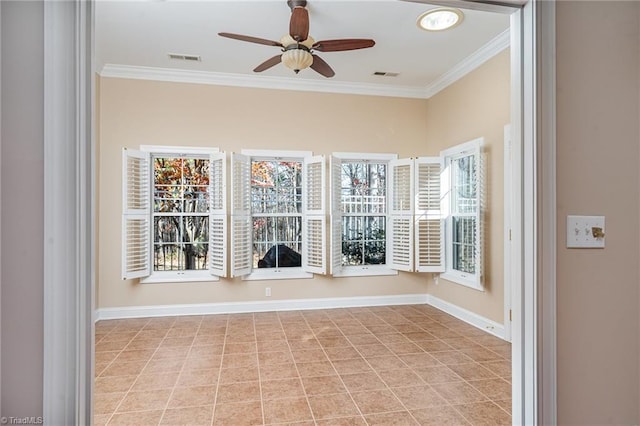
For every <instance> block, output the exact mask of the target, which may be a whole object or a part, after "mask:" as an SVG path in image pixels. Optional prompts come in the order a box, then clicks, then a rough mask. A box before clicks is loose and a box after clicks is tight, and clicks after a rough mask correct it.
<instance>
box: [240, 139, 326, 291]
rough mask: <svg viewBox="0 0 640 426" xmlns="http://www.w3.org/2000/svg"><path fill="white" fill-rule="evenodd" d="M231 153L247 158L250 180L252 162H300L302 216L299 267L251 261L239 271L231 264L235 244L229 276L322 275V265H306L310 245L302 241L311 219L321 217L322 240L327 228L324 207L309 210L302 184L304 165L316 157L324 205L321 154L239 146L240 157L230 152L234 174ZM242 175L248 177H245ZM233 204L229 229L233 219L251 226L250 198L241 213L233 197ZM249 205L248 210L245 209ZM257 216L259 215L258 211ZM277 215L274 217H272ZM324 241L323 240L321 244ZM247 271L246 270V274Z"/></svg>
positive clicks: (323, 174)
mask: <svg viewBox="0 0 640 426" xmlns="http://www.w3.org/2000/svg"><path fill="white" fill-rule="evenodd" d="M233 156H236V158H238V157H245V158H246V160H244V159H243V160H242V161H248V164H249V171H248V173H249V176H248V179H249V182H250V180H251V163H252V162H253V161H256V160H258V161H283V160H285V161H286V160H290V161H299V162H300V163H301V164H302V186H303V188H302V200H301V201H302V209H301V212H300V217H301V222H302V235H303V238H302V253H300V254H301V256H302V264H301V266H299V267H284V268H282V267H280V268H254V267H253V263H251V265H250V266H249V267H248V268H244V269H242V270H240V273H238V272H234V264H235V262H236V260H235V257H236V250H235V246H234V248H233V249H232V250H231V252H232V258H233V259H232V273H231V275H232V276H239V277H240V278H241V279H242V280H244V281H259V280H282V279H309V278H313V276H314V274H316V273H317V274H324V273H325V269H326V267H325V266H322V267H319V268H314V267H311V266H309V265H308V263H307V262H308V253H307V252H306V250H307V249H308V248H309V244H308V242H306V241H305V240H306V239H307V238H306V235H305V234H306V233H307V230H308V227H309V221H310V220H313V219H314V218H320V217H321V219H320V221H321V225H322V232H323V238H322V239H323V240H324V239H325V238H326V231H325V230H324V229H325V228H326V225H325V220H324V217H325V212H324V207H322V208H321V210H320V211H319V212H311V211H309V210H308V209H307V202H308V200H307V197H308V195H309V194H308V192H309V191H308V190H307V189H306V188H305V183H306V179H307V167H308V164H307V163H308V162H309V161H311V160H316V161H320V162H321V164H322V166H321V172H322V178H321V185H322V188H321V191H320V192H321V195H322V200H321V204H322V206H324V191H325V185H326V184H325V180H326V179H325V170H324V168H325V163H324V157H321V156H315V157H314V156H313V153H312V152H311V151H294V150H264V149H242V150H241V151H240V156H238V154H233V155H232V175H234V174H235V173H236V172H234V167H236V162H235V160H234V159H233ZM245 178H247V177H246V176H245ZM233 179H234V182H233V184H234V185H235V184H236V183H237V182H236V178H235V176H234V177H233ZM232 192H235V189H234V190H232ZM246 195H248V196H249V197H250V196H251V195H250V190H249V193H248V194H245V196H246ZM235 196H236V194H232V198H233V197H235ZM232 205H233V206H234V210H235V211H232V222H233V223H234V224H233V225H232V232H234V231H235V230H236V229H238V228H236V227H235V224H236V223H239V222H236V221H247V220H248V221H249V224H250V225H251V224H252V223H253V217H254V212H253V211H252V209H251V202H250V199H249V201H248V205H247V206H245V207H243V210H244V211H242V212H240V211H239V210H237V207H240V206H239V205H238V204H237V201H236V200H234V201H233V202H232ZM247 207H248V209H247ZM237 213H240V214H237ZM257 215H259V214H257ZM274 217H277V216H274ZM252 235H253V233H252V232H251V236H250V240H251V248H250V252H251V253H253V237H252ZM232 239H233V241H232V244H234V245H235V244H236V243H237V242H236V238H232ZM323 244H324V243H323ZM324 250H325V249H324V246H323V248H322V250H321V251H322V252H324ZM322 262H323V263H324V262H325V259H324V256H323V258H322ZM245 272H246V273H245Z"/></svg>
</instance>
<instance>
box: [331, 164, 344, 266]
mask: <svg viewBox="0 0 640 426" xmlns="http://www.w3.org/2000/svg"><path fill="white" fill-rule="evenodd" d="M329 170H330V173H331V176H330V178H331V218H330V220H331V261H330V264H329V265H330V272H331V274H333V275H336V274H339V273H340V272H341V271H342V195H341V194H342V161H341V160H340V159H339V158H337V157H334V156H331V162H330V165H329Z"/></svg>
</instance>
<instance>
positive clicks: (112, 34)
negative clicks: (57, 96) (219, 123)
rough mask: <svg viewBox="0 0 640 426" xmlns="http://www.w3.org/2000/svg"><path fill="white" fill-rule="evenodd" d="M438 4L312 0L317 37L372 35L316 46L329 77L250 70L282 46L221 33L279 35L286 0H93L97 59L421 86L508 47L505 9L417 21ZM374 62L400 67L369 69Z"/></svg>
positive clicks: (132, 65)
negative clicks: (442, 27)
mask: <svg viewBox="0 0 640 426" xmlns="http://www.w3.org/2000/svg"><path fill="white" fill-rule="evenodd" d="M434 7H435V6H432V5H427V4H419V3H410V2H404V1H392V0H386V1H385V0H383V1H380V0H378V1H367V0H352V1H335V0H309V1H308V4H307V9H308V10H309V19H310V35H311V36H312V37H313V38H315V39H316V40H327V39H338V38H372V39H374V40H375V41H376V45H375V46H374V47H372V48H370V49H362V50H354V51H347V52H316V54H318V55H319V56H321V57H322V58H323V59H324V60H325V61H326V62H327V63H329V65H330V66H331V67H332V68H333V69H334V71H335V73H336V75H335V77H333V78H331V79H326V78H325V77H323V76H321V75H319V74H317V73H316V72H315V71H313V70H311V69H306V70H302V71H301V72H300V73H299V74H298V75H295V74H294V73H293V71H291V70H289V69H288V68H286V67H285V66H284V65H282V64H279V65H276V66H275V67H273V68H271V69H269V70H267V71H264V72H262V73H259V74H258V73H254V72H253V71H252V70H253V68H255V67H256V66H257V65H258V64H260V63H262V62H263V61H265V60H267V59H268V58H270V57H272V56H275V55H277V54H278V53H279V48H277V47H271V46H265V45H259V44H253V43H247V42H242V41H237V40H231V39H227V38H223V37H220V36H218V35H217V33H219V32H230V33H237V34H245V35H250V36H254V37H260V38H265V39H269V40H276V41H278V40H279V39H280V37H281V36H283V35H284V34H286V33H287V32H288V28H289V18H290V13H291V12H290V9H289V7H288V6H287V3H286V0H277V1H274V0H259V1H239V0H235V1H181V0H166V1H158V0H155V1H111V0H98V1H97V3H96V25H95V31H96V33H95V37H96V67H97V70H98V72H99V73H101V74H102V75H122V76H125V75H126V74H127V73H126V72H125V73H124V74H123V73H122V70H123V69H126V70H128V71H131V72H133V74H135V75H137V76H138V77H136V78H144V75H145V73H148V74H149V75H152V74H154V72H155V73H156V76H157V75H158V74H157V72H158V71H161V72H162V73H164V75H170V74H172V73H176V72H179V73H180V75H181V76H183V77H186V79H187V80H188V76H189V75H190V74H192V75H197V76H199V77H200V80H202V79H203V76H208V75H211V76H215V80H216V81H218V82H219V81H224V79H225V78H229V79H230V80H234V79H235V80H238V79H241V80H242V81H243V84H245V85H246V84H248V85H251V83H247V82H254V83H255V85H257V86H260V83H261V81H262V82H267V81H278V82H280V83H281V84H291V85H292V86H295V85H299V84H311V85H315V86H318V85H333V86H334V87H341V88H342V89H344V88H346V87H349V86H353V87H358V86H359V87H368V88H372V87H379V88H380V89H385V90H387V91H389V90H390V92H389V93H393V90H394V89H397V90H404V91H405V92H406V93H410V92H411V91H415V93H420V94H422V93H426V92H425V90H426V88H428V87H434V85H435V86H437V85H438V84H440V85H442V82H443V81H444V80H443V78H444V77H445V76H447V74H452V72H454V71H455V70H456V69H463V68H465V67H466V68H469V64H474V63H481V62H482V61H483V60H486V59H488V57H489V56H491V55H493V54H495V53H497V51H498V50H500V49H502V48H504V46H505V44H504V43H505V42H504V40H507V43H508V34H507V32H506V31H507V30H508V28H509V17H508V16H507V15H502V14H497V13H490V12H481V11H477V10H464V13H465V18H464V21H463V23H462V24H461V25H459V26H457V27H455V28H454V29H451V30H448V31H444V32H441V33H433V32H426V31H423V30H420V29H419V28H418V27H417V26H416V19H417V18H418V16H419V15H420V14H421V13H423V12H424V11H426V10H428V9H431V8H434ZM496 48H498V50H496ZM169 53H177V54H187V55H198V56H200V57H201V58H202V60H201V62H187V61H180V60H175V59H169V57H168V54H169ZM123 66H126V67H123ZM471 66H472V65H471ZM139 67H144V68H139ZM376 71H386V72H394V73H399V76H398V77H380V76H374V75H373V73H374V72H376ZM467 71H469V70H467ZM118 72H120V73H118ZM133 74H132V75H133ZM454 74H455V72H454ZM445 80H446V79H445ZM343 91H346V90H343ZM383 91H384V90H383ZM356 92H357V90H356ZM432 92H433V91H432ZM398 93H400V92H398ZM418 97H420V96H418ZM423 97H428V94H426V95H425V96H423Z"/></svg>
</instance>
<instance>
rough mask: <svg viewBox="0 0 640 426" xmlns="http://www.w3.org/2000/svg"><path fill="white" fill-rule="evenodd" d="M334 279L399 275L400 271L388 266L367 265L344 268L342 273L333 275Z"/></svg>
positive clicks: (341, 270)
mask: <svg viewBox="0 0 640 426" xmlns="http://www.w3.org/2000/svg"><path fill="white" fill-rule="evenodd" d="M332 275H333V276H334V277H338V278H340V277H373V276H378V275H379V276H384V275H398V271H396V270H395V269H391V268H389V267H387V266H380V265H367V266H344V267H342V268H341V269H340V271H337V272H335V273H334V274H332Z"/></svg>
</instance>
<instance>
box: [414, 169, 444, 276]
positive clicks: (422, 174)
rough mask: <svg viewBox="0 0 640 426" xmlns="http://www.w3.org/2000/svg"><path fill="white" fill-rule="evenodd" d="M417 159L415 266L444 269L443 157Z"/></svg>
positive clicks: (429, 270) (431, 270) (417, 268)
mask: <svg viewBox="0 0 640 426" xmlns="http://www.w3.org/2000/svg"><path fill="white" fill-rule="evenodd" d="M415 163H416V165H415V170H416V173H415V191H416V196H415V200H416V205H415V251H416V253H415V270H416V271H417V272H444V271H445V264H444V250H445V246H444V215H443V212H442V187H441V185H442V179H441V175H442V171H443V167H444V163H443V159H442V158H441V157H420V158H417V159H416V160H415Z"/></svg>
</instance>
